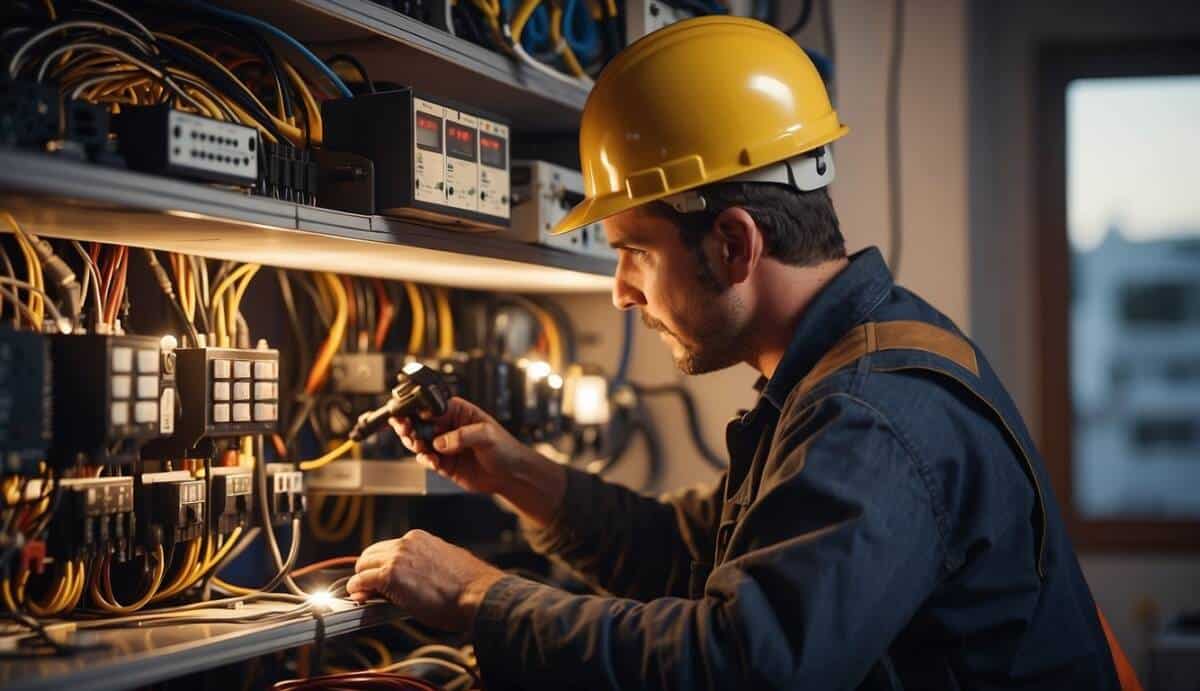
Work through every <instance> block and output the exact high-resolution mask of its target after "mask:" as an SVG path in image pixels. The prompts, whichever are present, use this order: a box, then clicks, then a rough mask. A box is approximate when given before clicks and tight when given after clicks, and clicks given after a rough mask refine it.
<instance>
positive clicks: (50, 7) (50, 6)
mask: <svg viewBox="0 0 1200 691" xmlns="http://www.w3.org/2000/svg"><path fill="white" fill-rule="evenodd" d="M42 4H43V5H45V6H46V14H48V15H50V21H52V22H55V21H58V12H55V11H54V3H53V2H52V0H42Z"/></svg>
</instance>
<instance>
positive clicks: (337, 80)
mask: <svg viewBox="0 0 1200 691" xmlns="http://www.w3.org/2000/svg"><path fill="white" fill-rule="evenodd" d="M180 1H181V2H182V3H183V4H185V5H191V6H192V7H195V8H198V9H201V10H204V11H205V12H208V13H210V14H215V15H217V16H218V17H224V18H226V19H232V20H233V21H235V22H241V23H242V24H249V25H250V26H254V27H258V28H260V29H262V30H264V31H266V32H267V33H269V34H271V35H273V36H275V37H277V38H279V39H281V40H282V41H284V42H285V43H287V44H288V45H290V46H292V47H293V48H295V49H296V50H297V51H299V52H300V54H301V55H303V56H304V57H305V59H307V60H308V61H309V62H311V63H312V64H313V66H314V67H316V68H317V70H318V71H320V72H321V73H322V74H323V75H325V78H327V79H328V80H329V81H330V82H331V83H332V84H333V86H334V88H336V89H337V90H338V91H339V92H340V93H341V95H343V96H345V97H346V98H351V97H353V96H354V92H353V91H351V90H350V88H349V87H347V86H346V83H345V82H343V81H342V78H341V77H339V76H337V73H336V72H334V71H333V70H332V69H330V67H329V65H326V64H325V63H324V61H322V60H321V58H318V57H317V56H316V55H314V54H313V52H312V51H311V50H309V49H308V48H305V47H304V44H303V43H301V42H299V41H297V40H296V39H294V38H292V36H291V35H290V34H288V33H286V32H285V31H283V30H282V29H280V28H279V27H277V26H275V25H273V24H268V23H267V22H264V21H263V20H261V19H258V18H257V17H251V16H249V15H245V14H242V13H241V12H234V11H233V10H227V9H225V8H223V7H215V6H213V5H210V4H208V3H207V2H203V1H202V0H180Z"/></svg>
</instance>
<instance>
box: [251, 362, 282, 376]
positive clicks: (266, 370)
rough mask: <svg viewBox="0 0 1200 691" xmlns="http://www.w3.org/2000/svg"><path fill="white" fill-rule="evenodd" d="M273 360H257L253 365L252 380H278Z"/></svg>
mask: <svg viewBox="0 0 1200 691" xmlns="http://www.w3.org/2000/svg"><path fill="white" fill-rule="evenodd" d="M275 364H276V363H275V361H274V360H259V361H257V362H255V363H254V378H255V379H278V378H279V373H278V372H276V371H275Z"/></svg>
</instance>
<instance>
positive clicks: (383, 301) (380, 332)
mask: <svg viewBox="0 0 1200 691" xmlns="http://www.w3.org/2000/svg"><path fill="white" fill-rule="evenodd" d="M372 283H374V284H375V299H376V301H378V302H379V323H378V324H377V325H376V326H375V350H383V342H384V341H386V340H387V335H388V330H389V329H391V328H392V320H394V319H395V318H396V307H395V306H394V305H393V304H392V300H391V298H389V297H388V294H387V290H386V289H385V288H384V287H383V281H382V280H380V279H378V278H376V279H375V280H374V281H372Z"/></svg>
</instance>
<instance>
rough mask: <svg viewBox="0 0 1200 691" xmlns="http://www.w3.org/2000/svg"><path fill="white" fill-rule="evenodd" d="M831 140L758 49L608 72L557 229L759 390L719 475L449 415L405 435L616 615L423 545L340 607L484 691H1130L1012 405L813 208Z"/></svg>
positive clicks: (616, 290)
mask: <svg viewBox="0 0 1200 691" xmlns="http://www.w3.org/2000/svg"><path fill="white" fill-rule="evenodd" d="M846 133H847V128H846V127H845V126H844V125H842V124H841V122H840V121H839V120H838V116H837V113H836V112H835V111H834V110H833V109H832V107H831V105H830V102H829V97H828V95H827V94H826V91H825V88H824V85H823V83H822V82H821V80H820V77H819V76H818V74H817V71H816V70H815V69H814V67H813V65H812V63H811V62H810V61H809V59H808V58H807V56H806V55H805V54H804V52H803V51H802V50H801V49H800V48H799V47H798V46H797V45H796V43H795V42H794V41H793V40H792V39H790V38H789V37H787V36H786V35H784V34H783V33H782V32H780V31H777V30H776V29H774V28H771V27H769V26H768V25H766V24H762V23H759V22H755V21H751V20H747V19H740V18H733V17H707V18H700V19H694V20H689V21H684V22H681V23H679V24H676V25H673V26H672V27H670V28H667V29H665V30H662V31H659V32H656V33H654V34H652V35H650V36H649V37H647V38H644V39H642V40H640V41H638V42H636V43H634V44H633V45H632V46H630V47H629V48H628V49H626V50H625V51H624V52H623V53H622V54H620V55H619V56H617V57H616V58H615V59H614V60H613V61H612V62H611V63H610V64H609V65H608V67H607V68H606V69H605V70H604V72H603V74H602V75H601V77H600V79H599V80H598V81H597V82H596V85H595V87H594V90H593V91H592V93H591V96H590V97H589V99H588V101H587V105H586V107H585V109H584V112H583V120H582V125H581V130H580V153H581V158H582V163H583V175H584V181H585V190H586V193H587V194H586V199H585V200H584V201H583V202H582V203H581V204H580V205H579V206H578V207H576V208H575V209H573V210H572V211H571V212H570V213H569V214H568V215H567V216H566V217H565V218H564V220H563V221H562V223H561V225H560V226H559V228H558V230H560V231H567V230H570V229H574V228H578V227H581V226H584V225H586V224H589V223H593V222H595V221H598V220H600V219H603V220H604V227H605V232H606V234H607V236H608V241H609V243H610V244H611V245H612V246H613V247H615V248H617V250H618V252H619V259H618V265H617V271H616V277H615V285H614V287H613V302H614V304H615V305H616V306H617V307H618V308H619V309H622V310H638V311H639V312H640V313H641V317H642V320H643V321H644V322H645V323H646V325H647V326H649V327H650V328H652V329H655V330H657V331H658V332H659V333H660V335H661V337H662V340H663V341H664V342H665V343H666V344H667V346H668V347H669V348H670V350H671V353H672V356H673V359H674V361H675V364H676V365H677V366H678V367H679V369H681V370H682V371H683V372H685V373H687V374H701V373H704V372H711V371H714V370H718V369H722V368H725V367H729V366H731V365H733V364H736V363H739V362H746V363H749V364H750V365H751V366H753V367H754V368H755V369H757V370H758V371H759V372H760V373H761V374H762V378H761V379H760V381H759V384H758V388H759V391H760V397H759V399H758V401H757V405H755V406H754V408H753V409H752V410H750V411H746V412H744V413H743V414H742V415H741V416H740V417H738V418H735V419H734V420H733V421H732V422H730V423H729V426H728V428H727V430H726V437H727V440H728V446H729V455H730V466H729V470H728V471H727V472H726V473H725V474H724V475H723V476H722V478H721V480H720V482H718V483H717V485H716V486H715V487H710V488H708V489H706V490H689V491H685V492H682V493H680V494H677V495H674V496H669V497H666V498H661V499H655V498H648V497H644V496H641V495H638V494H636V493H634V492H632V491H630V490H628V489H625V488H622V487H619V486H616V485H613V484H609V483H607V482H605V481H604V480H602V479H600V478H599V477H596V476H594V475H591V474H588V473H584V472H580V471H578V470H575V469H572V468H569V467H564V466H562V465H559V464H557V463H554V462H552V461H550V460H548V459H546V458H544V457H542V456H541V455H539V454H537V453H536V452H535V451H533V450H531V449H529V448H527V447H525V446H523V445H522V444H521V443H519V442H518V441H517V440H515V439H514V438H513V437H512V436H511V435H509V434H508V433H507V432H506V431H505V430H504V429H503V428H502V427H501V426H500V425H499V424H497V423H496V422H495V421H494V420H493V419H492V418H490V417H489V416H488V415H487V414H486V413H484V412H482V411H481V410H480V409H478V408H477V407H475V406H473V405H471V404H470V403H468V402H466V401H463V400H461V399H453V401H452V405H451V409H450V411H449V412H448V413H447V414H446V415H445V416H444V417H443V418H441V419H440V420H439V421H438V425H439V428H440V430H442V433H441V435H440V436H437V437H435V438H434V440H433V443H432V448H428V447H426V446H425V445H423V444H422V443H420V442H418V441H417V440H416V439H415V437H414V436H413V434H412V429H411V427H410V425H409V424H408V423H406V422H401V421H396V422H395V425H394V426H395V427H396V428H397V432H398V433H399V434H400V436H401V438H402V439H403V441H404V443H405V444H406V445H408V447H409V448H410V449H411V450H413V451H419V452H420V454H419V459H421V460H422V461H423V462H425V463H427V464H430V465H432V466H433V467H434V468H436V469H437V470H438V471H440V472H441V473H443V474H444V475H446V476H447V477H449V478H451V479H453V480H454V481H456V482H458V483H459V484H460V485H462V486H463V487H465V488H466V489H469V490H473V491H477V492H485V493H494V494H497V495H500V496H502V497H503V498H504V499H506V500H507V501H508V502H509V503H511V504H512V505H513V506H514V507H516V510H517V511H518V512H519V514H520V515H521V518H522V521H523V523H524V524H525V526H526V528H527V533H528V538H529V540H530V542H531V543H532V544H533V545H534V546H535V548H537V549H538V550H540V551H542V552H544V553H546V554H548V555H551V556H553V557H555V558H557V559H559V560H561V561H562V562H565V563H566V564H568V565H569V566H571V567H572V568H573V569H574V571H576V572H577V573H578V574H579V575H580V576H581V577H583V578H584V579H586V580H587V581H589V582H590V583H591V584H593V585H594V586H595V588H596V589H597V591H598V592H600V593H602V594H603V595H602V596H581V595H573V594H568V593H566V592H563V591H561V590H557V589H555V588H552V587H550V586H547V585H542V584H539V583H535V582H532V581H529V580H525V579H523V578H519V577H516V576H512V575H507V574H505V573H503V572H502V571H500V570H498V569H496V568H494V567H492V566H490V565H488V564H486V563H484V562H482V561H480V560H479V559H477V558H475V557H474V556H472V555H471V554H470V553H468V552H467V551H465V550H462V549H460V548H458V547H455V546H453V545H450V544H447V543H445V542H443V541H441V540H439V539H438V538H436V537H433V536H431V535H429V534H427V533H424V532H420V531H413V532H410V533H408V534H407V535H405V536H404V537H401V538H399V539H398V540H389V541H385V542H380V543H378V544H375V545H372V546H371V547H369V548H368V549H367V550H366V551H364V552H363V554H362V556H361V557H360V558H359V560H358V563H357V566H356V572H357V573H356V575H355V576H354V577H353V578H352V579H351V581H350V583H349V590H350V592H351V593H352V596H353V597H354V598H355V599H359V600H362V599H365V598H366V597H368V596H370V595H372V594H379V595H382V596H384V597H386V598H388V599H389V600H391V601H393V602H395V603H396V604H398V605H400V606H401V607H403V608H405V609H406V610H407V611H408V612H410V613H411V614H412V615H413V616H414V617H416V618H417V619H418V620H419V621H422V622H425V623H427V624H429V625H431V626H435V627H438V628H442V629H447V630H451V631H460V632H466V633H468V634H470V636H471V638H472V640H473V641H474V645H475V651H476V654H477V655H478V659H479V662H480V666H481V669H482V672H483V675H484V681H485V682H486V684H487V687H488V688H489V689H498V688H506V687H520V688H542V687H546V688H551V687H555V688H556V687H559V686H567V687H570V688H588V689H590V688H597V689H633V688H647V689H692V688H695V689H736V688H787V689H850V688H868V689H899V688H904V689H959V688H971V689H982V688H987V689H995V688H1004V689H1054V690H1056V691H1058V690H1062V689H1091V690H1093V691H1095V690H1102V689H1115V688H1119V682H1118V672H1117V668H1118V666H1119V663H1120V662H1123V657H1122V656H1119V655H1118V654H1117V653H1116V652H1115V651H1114V652H1112V653H1110V646H1109V643H1108V640H1107V639H1108V637H1109V636H1108V635H1107V626H1106V625H1104V624H1102V623H1101V619H1102V618H1101V616H1100V615H1099V612H1098V610H1097V608H1096V605H1095V603H1094V602H1093V600H1092V596H1091V594H1090V592H1089V590H1088V587H1087V584H1086V583H1085V582H1084V577H1083V574H1082V573H1081V571H1080V567H1079V564H1078V561H1077V559H1076V556H1075V552H1074V549H1073V548H1072V546H1071V543H1070V541H1069V540H1068V538H1067V533H1066V528H1065V525H1064V521H1063V518H1062V514H1061V511H1060V509H1059V506H1058V504H1057V502H1056V501H1055V498H1054V495H1053V494H1052V492H1051V488H1050V482H1049V478H1048V477H1047V474H1046V469H1045V467H1044V464H1043V462H1042V460H1041V458H1040V456H1039V455H1038V452H1037V450H1036V449H1035V447H1034V444H1033V442H1032V440H1031V439H1030V436H1029V433H1028V432H1027V431H1026V428H1025V425H1024V424H1023V422H1022V421H1021V418H1020V415H1019V414H1018V413H1017V410H1016V407H1015V406H1014V404H1013V402H1012V401H1011V400H1010V399H1009V396H1008V394H1007V393H1006V392H1005V390H1004V387H1003V386H1002V385H1001V384H1000V382H999V381H998V380H997V378H996V375H995V373H994V372H993V371H992V369H991V368H990V367H989V365H988V364H987V362H986V361H985V360H984V358H983V356H982V355H981V354H980V353H979V351H978V349H977V348H975V346H974V345H973V344H971V342H970V341H968V340H967V339H966V337H965V336H963V335H962V333H961V332H960V331H959V330H958V329H957V328H956V327H955V326H954V325H953V324H952V323H951V322H950V320H949V319H947V318H946V317H945V316H943V315H942V314H940V313H939V312H938V311H937V310H935V309H934V308H933V307H931V306H930V305H929V304H928V303H927V302H925V301H924V300H922V299H921V298H919V297H917V296H916V295H914V294H912V293H911V292H909V291H907V290H905V289H903V288H901V287H899V286H897V285H895V284H894V283H893V281H892V276H891V274H890V273H889V271H888V268H887V266H886V265H885V264H884V262H883V259H882V258H881V256H880V253H879V251H878V250H876V249H874V248H872V249H867V250H864V251H862V252H859V253H857V254H855V255H853V256H850V257H847V256H846V252H845V245H844V242H843V238H842V234H841V232H840V230H839V226H838V219H837V215H836V214H835V213H834V209H833V205H832V203H831V202H830V197H829V194H828V191H827V189H826V188H827V186H828V185H829V183H830V182H831V181H832V180H833V178H834V161H833V157H832V154H831V152H830V149H829V145H830V144H831V143H832V142H833V141H834V140H836V139H838V138H840V137H842V136H844V135H845V134H846ZM1114 660H1116V661H1114Z"/></svg>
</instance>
